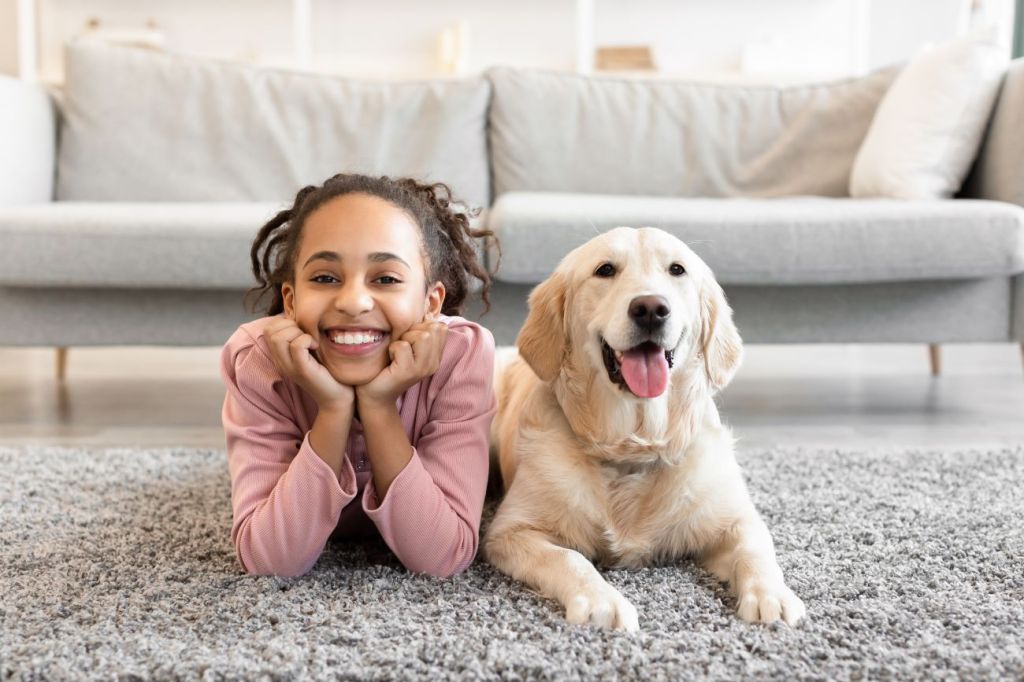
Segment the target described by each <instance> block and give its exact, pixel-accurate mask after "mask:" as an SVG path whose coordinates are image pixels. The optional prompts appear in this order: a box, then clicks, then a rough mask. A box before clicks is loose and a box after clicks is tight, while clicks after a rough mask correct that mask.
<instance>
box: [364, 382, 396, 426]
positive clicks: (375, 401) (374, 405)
mask: <svg viewBox="0 0 1024 682" xmlns="http://www.w3.org/2000/svg"><path fill="white" fill-rule="evenodd" d="M397 400H398V396H395V397H394V398H390V399H389V398H381V397H375V396H371V395H368V394H365V393H362V392H361V391H360V390H359V389H358V388H356V403H358V405H359V417H360V419H363V418H364V417H365V416H366V415H367V414H368V413H370V414H372V413H379V412H384V411H386V410H389V409H391V410H395V411H396V412H397V411H398V406H397V405H396V404H395V403H396V401H397Z"/></svg>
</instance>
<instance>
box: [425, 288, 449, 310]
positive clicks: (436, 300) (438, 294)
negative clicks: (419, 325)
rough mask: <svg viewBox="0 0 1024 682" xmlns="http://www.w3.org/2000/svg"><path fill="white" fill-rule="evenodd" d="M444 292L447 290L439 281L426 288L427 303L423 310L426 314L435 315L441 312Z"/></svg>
mask: <svg viewBox="0 0 1024 682" xmlns="http://www.w3.org/2000/svg"><path fill="white" fill-rule="evenodd" d="M445 294H447V291H446V290H445V288H444V284H443V283H441V282H440V281H438V282H434V283H433V284H431V285H430V288H428V289H427V305H426V309H425V310H424V312H425V313H426V314H427V315H428V316H430V317H437V316H438V315H440V314H441V308H442V307H443V306H444V297H445Z"/></svg>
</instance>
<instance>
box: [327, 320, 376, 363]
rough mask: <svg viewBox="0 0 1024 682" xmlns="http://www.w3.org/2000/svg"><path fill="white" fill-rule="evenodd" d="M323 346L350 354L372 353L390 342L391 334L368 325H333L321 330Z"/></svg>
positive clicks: (332, 350)
mask: <svg viewBox="0 0 1024 682" xmlns="http://www.w3.org/2000/svg"><path fill="white" fill-rule="evenodd" d="M320 338H321V339H322V340H323V348H324V349H326V350H327V351H328V352H332V353H339V354H341V355H348V356H353V355H354V356H363V355H371V354H373V353H375V352H377V351H378V350H380V349H381V348H386V347H387V345H388V343H390V341H389V339H390V335H389V334H388V333H387V332H386V331H383V330H380V329H373V328H368V327H332V328H331V329H324V330H322V332H321V337H320Z"/></svg>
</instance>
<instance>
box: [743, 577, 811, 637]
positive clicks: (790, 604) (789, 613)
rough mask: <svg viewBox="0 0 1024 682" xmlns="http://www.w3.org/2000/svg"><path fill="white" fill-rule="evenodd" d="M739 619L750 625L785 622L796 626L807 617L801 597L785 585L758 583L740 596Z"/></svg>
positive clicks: (780, 583) (781, 583)
mask: <svg viewBox="0 0 1024 682" xmlns="http://www.w3.org/2000/svg"><path fill="white" fill-rule="evenodd" d="M737 613H738V614H739V617H740V618H741V619H743V620H745V621H747V622H748V623H772V622H774V621H777V620H780V619H781V620H783V621H785V622H786V625H790V626H793V625H796V624H797V623H798V622H800V620H801V619H802V618H803V617H804V616H805V615H807V608H806V607H805V606H804V603H803V602H802V601H801V600H800V597H798V596H796V595H795V594H793V590H791V589H789V587H787V586H786V584H785V583H783V582H782V581H779V582H778V583H757V584H754V585H752V586H751V587H750V588H749V589H748V590H746V591H745V592H744V593H742V594H740V596H739V607H738V608H737Z"/></svg>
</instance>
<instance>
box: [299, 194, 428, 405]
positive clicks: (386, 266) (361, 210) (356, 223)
mask: <svg viewBox="0 0 1024 682" xmlns="http://www.w3.org/2000/svg"><path fill="white" fill-rule="evenodd" d="M426 276H427V275H426V271H425V267H424V259H423V255H422V250H421V235H420V228H419V226H418V225H417V224H416V223H415V222H414V220H413V219H412V217H410V216H409V214H408V213H406V212H405V211H403V210H402V209H400V208H398V207H397V206H395V205H393V204H391V203H390V202H388V201H385V200H384V199H381V198H379V197H376V196H370V195H367V194H346V195H343V196H340V197H337V198H335V199H331V200H329V201H327V202H326V203H325V204H323V205H322V206H320V207H319V208H317V209H316V210H315V211H313V213H311V214H310V215H309V216H307V217H306V223H305V225H303V227H302V237H301V238H300V240H299V253H298V257H297V258H296V260H295V281H294V282H286V283H285V284H283V285H282V287H281V293H282V295H283V298H284V311H285V314H286V315H287V316H288V317H290V318H291V319H293V320H295V322H296V324H298V326H299V328H300V329H302V331H304V332H306V333H307V334H310V335H311V336H312V337H313V338H314V339H315V340H316V342H317V345H318V349H317V350H316V351H315V354H316V356H317V358H318V359H319V360H320V362H321V363H323V365H324V366H325V367H327V369H328V370H329V371H330V373H331V375H332V376H333V377H334V378H335V379H337V380H338V381H339V382H341V383H343V384H347V385H349V386H359V385H362V384H366V383H368V382H370V381H371V380H372V379H373V378H374V377H376V376H377V375H378V374H379V373H380V371H381V370H382V369H384V368H385V367H387V365H388V363H389V362H390V357H389V356H388V345H389V344H391V343H393V342H395V341H397V340H399V339H400V338H401V337H402V335H403V334H405V332H406V331H408V329H409V327H411V326H412V325H414V324H417V323H419V322H422V321H423V319H424V317H425V315H426V314H427V313H431V314H434V315H436V314H438V313H439V312H440V311H441V304H442V303H443V302H444V294H445V291H444V285H443V284H441V283H440V282H434V283H432V284H430V285H429V286H427V285H426V284H425V282H426Z"/></svg>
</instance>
